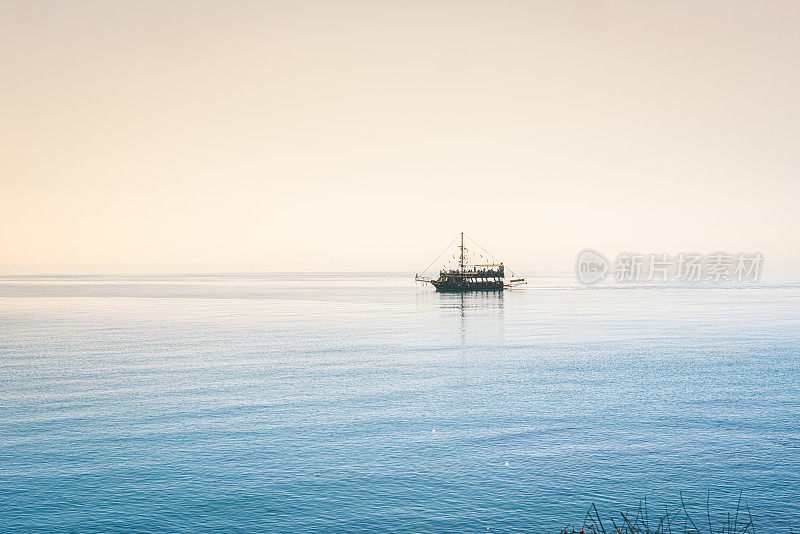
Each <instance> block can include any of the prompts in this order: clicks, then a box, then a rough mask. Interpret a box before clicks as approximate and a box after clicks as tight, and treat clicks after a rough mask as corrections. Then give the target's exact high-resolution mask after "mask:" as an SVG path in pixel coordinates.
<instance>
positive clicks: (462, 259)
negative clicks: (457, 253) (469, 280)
mask: <svg viewBox="0 0 800 534" xmlns="http://www.w3.org/2000/svg"><path fill="white" fill-rule="evenodd" d="M459 248H460V249H461V257H460V258H459V259H458V267H459V270H460V271H461V272H462V273H463V272H464V232H461V246H460V247H459Z"/></svg>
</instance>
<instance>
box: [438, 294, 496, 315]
mask: <svg viewBox="0 0 800 534" xmlns="http://www.w3.org/2000/svg"><path fill="white" fill-rule="evenodd" d="M435 296H436V297H438V300H439V308H441V309H443V310H453V311H456V312H459V313H460V314H461V316H462V317H466V315H467V313H468V312H469V311H475V314H474V315H483V313H481V312H489V313H487V314H490V315H491V312H492V311H498V312H501V313H500V315H502V311H503V300H504V297H503V292H502V291H470V292H469V293H439V292H437V293H435Z"/></svg>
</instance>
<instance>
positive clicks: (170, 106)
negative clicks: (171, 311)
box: [0, 0, 800, 267]
mask: <svg viewBox="0 0 800 534" xmlns="http://www.w3.org/2000/svg"><path fill="white" fill-rule="evenodd" d="M0 180H1V181H2V195H1V196H0V264H41V263H58V264H63V263H152V262H181V263H192V262H213V263H259V264H268V265H275V266H278V267H280V266H288V265H311V264H314V265H336V266H347V265H353V264H358V263H364V262H368V263H371V264H376V263H384V264H390V263H391V264H397V265H402V266H408V265H410V266H412V267H413V266H422V267H424V266H425V265H427V263H428V262H429V261H430V260H432V259H433V257H434V256H435V255H436V254H438V252H439V251H440V249H441V248H442V247H443V246H444V245H445V244H447V242H448V241H450V239H452V237H453V236H454V235H455V234H456V233H457V232H458V231H459V230H464V231H465V232H467V233H468V234H470V235H472V236H473V237H474V238H475V239H477V241H478V242H480V243H481V244H483V245H484V246H486V247H487V248H488V249H489V250H491V251H493V252H495V253H496V254H498V255H499V256H502V257H503V258H504V259H505V260H506V261H507V262H509V263H516V264H518V265H521V264H524V265H537V263H538V262H553V261H555V262H559V261H563V262H564V263H565V266H569V265H570V264H571V263H570V262H571V261H572V259H573V258H574V256H575V254H576V253H577V252H578V251H579V250H580V249H583V248H585V247H593V248H596V249H599V250H601V251H604V252H606V253H607V254H610V255H614V254H616V253H617V252H620V251H625V250H630V251H639V252H643V253H648V252H673V253H678V252H683V251H698V252H712V251H716V250H727V251H729V252H740V251H744V252H751V251H753V252H754V251H760V252H762V253H764V255H765V257H767V258H768V259H769V258H779V257H780V258H794V259H797V258H800V238H799V237H798V236H799V235H800V208H799V207H798V202H800V3H798V2H775V1H770V2H755V1H753V2H734V1H729V0H726V1H719V2H699V1H691V2H688V1H687V2H681V1H663V2H645V1H641V0H637V1H634V2H619V1H614V2H565V1H561V0H559V1H553V2H535V1H526V2H500V1H486V2H467V1H453V2H432V1H424V2H412V1H402V2H380V1H374V0H373V1H364V2H325V1H320V2H297V1H292V2H274V3H270V2H243V1H240V2H222V1H220V2H200V1H196V0H193V1H187V2H179V1H170V2H162V1H157V2H145V1H140V0H136V1H128V2H114V1H107V0H103V1H97V2H90V1H74V2H67V1H61V2H37V1H20V2H9V1H0ZM331 262H333V263H331Z"/></svg>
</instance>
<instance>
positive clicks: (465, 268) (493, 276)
mask: <svg viewBox="0 0 800 534" xmlns="http://www.w3.org/2000/svg"><path fill="white" fill-rule="evenodd" d="M460 238H461V241H460V245H459V246H458V251H459V255H458V265H457V266H456V267H455V268H452V269H447V268H443V269H442V270H441V271H439V277H438V278H435V279H433V278H428V277H426V276H424V275H425V271H427V270H428V269H429V268H430V265H429V266H428V269H425V271H423V273H422V275H419V274H417V275H416V276H415V277H414V280H416V281H417V282H423V283H428V284H431V285H432V286H433V287H435V288H436V291H442V292H451V293H465V292H467V291H502V290H503V289H506V288H511V287H514V286H517V285H519V284H524V283H525V279H524V278H513V276H514V275H513V273H511V275H512V278H511V279H510V280H509V282H508V283H506V282H505V276H506V268H505V266H504V265H503V262H498V261H496V260H495V261H494V262H493V263H480V264H470V263H469V260H468V256H467V255H465V252H467V248H466V247H465V246H464V232H461V234H460ZM456 239H458V237H457V238H456ZM453 241H455V239H454V240H453ZM452 244H453V243H452V242H451V243H450V245H448V248H447V249H445V251H447V250H449V249H450V247H451V246H452ZM476 246H478V247H479V248H480V249H481V250H483V251H484V252H486V250H485V249H483V247H480V245H477V243H476ZM486 254H487V255H489V256H491V254H489V253H488V252H486ZM441 256H442V254H440V255H439V257H441ZM479 256H481V257H483V255H482V254H479ZM454 257H455V256H454ZM437 259H439V258H437ZM434 262H436V260H433V262H431V265H433V263H434Z"/></svg>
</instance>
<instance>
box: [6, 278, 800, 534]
mask: <svg viewBox="0 0 800 534" xmlns="http://www.w3.org/2000/svg"><path fill="white" fill-rule="evenodd" d="M799 311H800V285H798V284H787V283H781V284H778V283H772V284H762V285H758V286H751V287H744V288H736V287H719V286H713V287H686V286H675V287H663V286H662V287H638V288H637V287H619V286H614V287H606V288H595V289H583V288H579V287H577V286H576V284H575V283H574V282H572V280H571V278H570V277H569V276H567V275H564V276H563V277H562V276H558V275H542V276H538V277H533V278H532V280H531V284H530V286H529V287H528V288H527V289H526V290H521V291H513V292H506V293H505V294H502V295H486V294H476V295H465V296H461V295H445V294H437V293H433V292H431V291H430V290H429V289H425V288H421V287H415V286H414V284H413V282H412V281H410V278H409V276H408V275H399V274H341V275H335V274H253V275H218V276H208V275H203V276H177V275H169V276H106V277H97V276H85V277H80V276H38V277H33V276H29V277H26V276H5V277H2V278H0V377H1V378H2V390H1V394H0V436H1V439H0V515H2V524H1V526H0V529H2V530H3V531H5V532H35V531H59V532H61V531H80V532H99V531H103V532H111V531H124V532H132V531H140V532H165V531H170V532H198V531H210V530H222V531H238V532H297V533H308V532H388V531H393V532H479V531H480V532H486V531H487V529H491V531H492V532H523V531H525V532H542V531H553V530H557V529H558V528H559V527H560V526H562V525H564V524H565V523H567V522H573V523H575V522H578V523H580V522H581V521H582V519H583V515H584V513H585V511H586V510H587V508H588V507H589V505H590V504H591V503H592V502H595V503H597V506H598V508H600V509H601V511H608V512H609V513H611V512H614V511H616V510H620V509H625V508H626V507H635V506H636V505H637V503H638V501H639V499H640V498H642V497H644V496H647V498H648V502H650V503H658V504H659V505H660V506H661V507H662V508H663V505H664V504H670V505H673V504H675V503H676V501H677V500H678V492H679V491H682V492H683V494H684V496H685V497H686V498H687V500H688V501H689V502H691V503H693V505H694V506H696V507H697V509H698V510H701V509H702V510H704V509H705V499H706V492H707V491H708V490H710V491H711V503H712V507H713V508H714V510H715V512H714V513H715V514H716V513H719V514H722V513H723V512H726V511H729V510H732V509H733V508H735V502H736V498H737V496H738V493H739V491H740V490H741V491H742V492H743V501H746V502H747V503H748V504H749V505H750V508H751V510H752V512H753V514H755V515H757V516H759V517H760V519H758V522H757V524H758V526H759V527H760V528H761V529H763V528H771V527H775V528H776V529H778V530H785V531H788V529H789V525H791V524H794V525H796V524H798V523H800V506H798V503H800V314H798V312H799ZM698 513H700V512H698ZM617 517H619V516H617Z"/></svg>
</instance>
